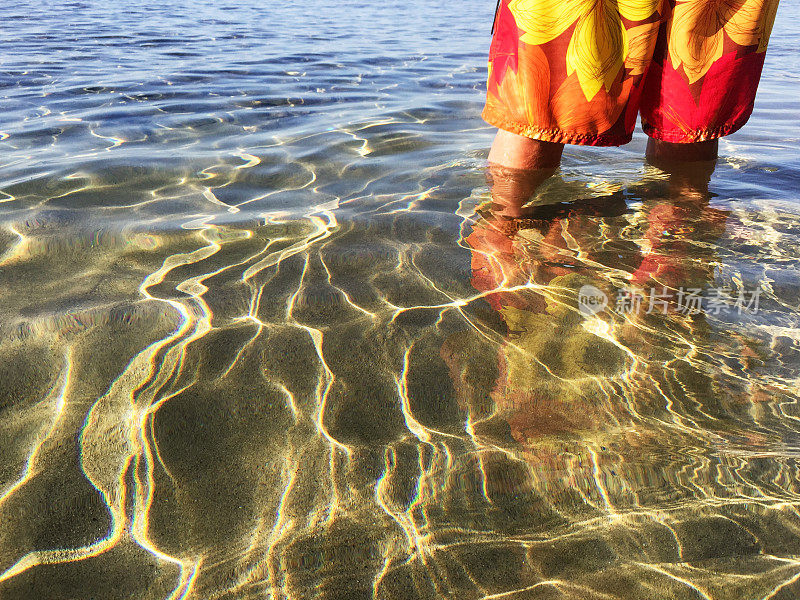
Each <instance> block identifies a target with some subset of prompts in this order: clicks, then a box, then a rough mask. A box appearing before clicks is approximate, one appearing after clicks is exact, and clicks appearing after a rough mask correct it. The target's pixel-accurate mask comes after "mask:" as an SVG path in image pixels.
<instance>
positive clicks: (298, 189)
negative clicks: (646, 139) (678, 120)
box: [0, 131, 800, 600]
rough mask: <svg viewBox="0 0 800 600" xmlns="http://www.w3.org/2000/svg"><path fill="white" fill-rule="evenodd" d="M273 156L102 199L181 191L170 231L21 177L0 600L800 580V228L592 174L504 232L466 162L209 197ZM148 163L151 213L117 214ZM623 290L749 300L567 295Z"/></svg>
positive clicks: (559, 591)
mask: <svg viewBox="0 0 800 600" xmlns="http://www.w3.org/2000/svg"><path fill="white" fill-rule="evenodd" d="M339 135H341V136H343V137H350V138H352V139H354V140H356V143H357V144H358V147H359V148H363V149H365V150H364V154H365V155H366V154H369V152H370V144H369V141H368V137H367V136H365V135H364V134H363V132H360V133H359V132H357V131H342V132H339ZM281 145H282V144H280V143H279V144H278V145H277V146H276V148H277V149H278V150H280V151H283V149H282V148H281ZM287 151H288V150H287ZM270 152H272V149H270V148H266V149H263V150H262V151H261V152H260V153H259V152H254V151H251V152H248V153H241V156H239V160H231V161H228V162H226V163H225V164H219V165H217V166H216V167H212V168H207V169H204V170H203V171H202V172H201V174H200V176H197V177H195V178H194V179H192V178H191V177H190V176H189V175H188V174H184V175H182V176H180V177H173V176H174V174H169V177H172V178H173V179H178V180H180V181H181V184H180V186H177V187H176V186H170V185H167V184H165V185H163V186H161V187H158V186H153V181H152V179H151V177H153V176H154V175H153V174H152V173H144V172H137V173H134V174H133V175H132V176H129V178H128V179H127V180H124V182H123V183H120V184H118V188H116V191H117V192H118V193H119V196H117V199H118V201H117V206H119V205H123V206H124V210H131V209H135V210H142V209H144V208H147V207H151V206H152V205H153V203H154V202H155V203H159V202H160V203H161V204H163V205H165V206H169V204H170V203H176V204H181V206H183V210H184V212H185V214H188V215H191V218H189V219H187V220H186V221H185V222H184V223H183V226H182V227H181V228H180V229H170V228H169V227H167V226H163V227H161V226H159V223H160V221H159V218H158V217H157V216H153V214H151V213H147V212H143V213H142V214H143V215H145V216H146V217H147V218H146V219H144V220H143V221H142V222H141V223H138V224H136V225H133V224H131V225H129V226H128V227H126V228H121V229H120V228H118V227H117V228H116V229H115V228H114V227H113V226H111V225H107V226H102V225H101V226H94V225H93V226H91V227H90V226H89V225H87V222H85V221H83V220H81V218H80V217H78V216H76V214H75V212H74V211H70V210H67V209H59V208H57V202H54V201H52V199H51V204H54V205H55V206H56V207H53V206H49V205H48V204H46V203H40V202H36V201H35V198H36V197H37V194H40V193H41V192H40V191H36V190H33V191H31V189H28V190H27V191H26V190H25V189H21V188H16V189H10V190H9V191H8V192H7V193H8V194H9V197H11V198H13V201H14V202H21V203H23V204H25V205H27V206H28V208H27V209H25V210H20V211H19V212H18V217H16V218H14V219H13V220H7V221H6V222H5V223H4V226H3V243H4V250H3V253H2V256H1V258H0V266H2V269H3V273H4V277H5V280H6V281H7V285H4V287H3V291H2V306H3V309H2V310H3V325H2V339H1V340H0V344H2V346H0V350H1V351H2V355H3V361H2V367H1V368H2V379H3V382H4V388H3V390H2V394H3V395H2V396H0V410H2V411H3V412H2V414H3V420H2V425H1V426H0V427H1V428H0V436H2V441H3V444H2V457H3V458H2V471H0V473H2V476H3V480H2V487H0V494H1V495H0V515H2V518H0V595H2V597H3V598H6V597H8V598H23V597H29V596H28V594H31V593H35V594H38V595H40V596H42V597H44V596H45V595H47V594H48V593H50V592H52V590H58V592H57V593H58V594H61V596H57V597H103V598H117V597H119V598H122V597H138V598H169V599H171V600H177V599H184V598H203V599H206V598H264V597H266V598H273V599H276V600H277V599H305V598H317V597H318V598H348V599H350V598H387V599H389V598H392V599H394V598H398V599H400V598H442V597H452V598H486V599H489V598H498V599H499V598H546V597H562V598H576V599H577V598H581V599H584V598H598V599H599V598H621V599H622V598H625V599H628V598H655V597H659V598H715V599H718V598H719V599H722V598H730V599H734V598H736V599H738V598H763V599H769V598H788V597H793V595H796V594H797V593H798V589H799V588H798V580H800V513H798V506H799V504H798V503H800V489H798V483H797V482H798V477H797V475H798V473H797V466H796V456H797V451H796V446H797V445H796V440H797V439H798V434H797V431H798V426H799V425H800V410H798V405H797V395H796V394H797V383H798V379H797V378H798V363H800V360H799V359H798V356H799V353H800V350H798V335H797V332H796V330H795V329H793V323H794V322H795V321H796V318H797V310H796V307H795V304H794V301H793V297H795V296H793V295H794V294H796V292H797V288H796V285H795V286H794V287H792V285H790V284H788V283H787V281H789V279H788V278H787V275H786V270H787V269H789V270H791V269H795V270H796V268H797V266H796V256H797V248H796V247H793V245H794V246H796V245H797V243H796V240H794V241H791V242H787V241H786V240H785V238H784V240H783V241H782V242H781V243H777V242H778V236H777V233H776V232H778V231H786V230H787V228H796V227H798V225H800V218H799V217H797V216H795V215H792V214H791V213H789V212H778V211H772V212H771V213H769V216H768V218H762V217H763V215H761V216H758V215H757V213H753V212H752V210H750V209H746V208H744V207H740V208H738V209H737V208H735V207H734V208H733V209H730V210H728V209H726V210H722V209H719V208H713V207H711V206H709V204H708V198H707V197H704V196H703V197H700V196H698V197H695V198H692V197H691V195H687V194H686V193H681V194H678V195H677V196H676V195H675V194H674V193H673V192H674V190H673V191H672V192H671V191H670V188H669V185H668V184H667V183H666V182H665V180H664V177H663V176H662V175H660V174H659V173H657V172H650V173H649V174H646V176H645V179H644V180H643V181H642V182H640V183H631V184H629V185H628V186H627V193H628V197H638V198H640V199H641V200H639V201H636V202H633V203H629V205H628V206H626V204H625V202H624V201H623V200H621V198H622V196H621V194H620V193H619V191H614V190H613V188H614V186H613V185H612V186H611V187H610V188H609V187H608V186H599V187H597V186H596V187H597V189H598V190H599V191H598V192H597V196H598V200H596V201H591V200H590V201H578V202H575V203H573V204H571V205H569V208H568V209H564V206H565V205H563V204H562V205H558V206H559V207H560V208H558V209H557V210H556V211H555V212H553V211H552V210H551V211H550V213H548V214H546V215H544V214H541V215H538V216H536V215H534V217H532V218H530V219H527V220H522V221H520V222H519V223H518V224H517V225H514V226H510V225H509V224H508V223H505V224H504V223H502V222H499V221H496V220H494V219H493V217H492V216H491V213H490V212H487V211H486V210H483V209H481V208H479V210H478V212H475V211H474V208H475V206H476V205H477V204H479V203H480V202H481V201H482V200H483V199H485V198H486V197H487V193H488V191H487V189H486V188H485V186H483V184H482V183H481V181H480V180H481V175H480V173H479V172H477V171H476V170H474V169H471V167H470V166H464V165H454V166H451V167H444V168H440V169H439V170H437V171H436V172H435V173H431V174H429V175H425V176H423V177H419V175H418V174H415V181H416V183H415V187H414V188H413V189H412V188H411V187H409V191H408V192H407V193H405V194H395V195H391V194H381V193H377V192H376V191H374V190H373V188H374V186H375V182H374V181H372V182H365V183H364V186H363V187H364V189H363V190H362V191H360V192H359V193H357V194H351V195H349V196H347V197H345V198H342V197H339V196H337V195H336V194H335V193H331V192H330V190H332V189H335V187H336V186H337V185H338V184H337V183H336V180H337V178H336V177H331V176H330V174H328V175H324V176H321V173H322V172H323V171H324V170H319V169H314V168H312V167H310V166H309V167H302V165H301V167H302V168H301V169H300V170H303V171H304V172H306V173H307V174H308V176H307V177H306V178H305V179H304V180H303V181H300V182H298V183H297V184H296V185H294V186H291V185H285V186H284V187H282V188H281V190H282V191H281V192H280V194H283V195H285V196H286V197H287V198H290V197H291V194H292V193H294V194H302V195H303V196H304V202H303V203H302V204H303V205H305V206H307V207H310V208H306V209H294V210H288V209H287V210H285V211H274V210H262V209H261V207H263V206H265V205H264V204H263V202H262V201H263V197H262V196H258V197H253V198H246V199H243V200H240V201H239V202H238V204H236V203H233V202H231V203H225V202H222V201H221V200H219V198H220V197H222V196H223V193H224V191H225V188H226V187H232V186H235V185H238V184H240V183H241V182H242V178H245V179H246V177H247V175H246V173H247V172H248V171H249V170H255V171H257V170H258V169H259V165H261V164H262V161H264V160H265V157H269V156H271V155H270V154H269V153H270ZM259 154H260V155H259ZM347 168H352V167H350V166H346V167H345V168H344V169H343V170H346V169H347ZM162 176H163V174H162ZM137 177H140V178H141V179H137ZM137 181H139V182H140V183H141V182H144V183H142V184H141V185H144V186H149V187H148V188H147V189H148V191H147V195H148V196H149V199H144V200H142V199H135V200H131V201H130V202H128V201H120V200H119V198H121V197H122V196H124V194H125V193H130V194H133V195H134V196H135V195H136V193H137V192H135V190H136V189H137V188H136V186H137ZM410 181H412V179H409V180H407V181H406V182H405V184H406V185H408V184H409V182H410ZM220 182H221V183H220ZM65 185H69V184H65ZM391 185H392V186H393V187H394V186H396V185H397V183H396V182H394V181H393V182H392V184H391ZM571 186H573V184H571V183H569V182H566V181H563V180H560V179H556V180H554V181H553V182H551V184H549V187H548V188H546V189H545V190H544V191H543V192H542V196H543V197H545V196H547V195H548V194H557V195H558V196H559V197H568V196H569V194H570V193H571V192H570V190H571V189H572V188H571ZM97 187H102V184H100V183H99V182H98V181H93V180H91V178H89V177H88V176H87V179H86V181H84V182H83V183H82V184H81V186H79V187H78V188H76V189H75V190H74V191H70V192H69V193H70V194H73V195H75V197H76V199H78V200H79V199H80V198H81V194H86V193H90V192H91V190H93V189H96V188H97ZM617 187H620V186H617ZM243 188H244V189H249V187H248V186H247V185H244V186H243ZM87 190H88V192H87ZM122 190H127V191H126V192H124V193H123V191H122ZM131 190H134V191H131ZM276 193H277V192H276ZM181 194H183V195H181ZM671 194H672V195H671ZM459 199H460V200H459ZM459 201H460V204H458V202H459ZM620 202H621V203H622V206H623V207H624V209H623V210H619V209H620ZM192 203H194V204H192ZM442 203H450V206H456V205H458V209H457V210H455V211H451V212H450V213H443V212H437V211H436V210H435V209H436V208H437V207H438V206H440V205H441V204H442ZM187 206H193V209H190V210H187V209H186V207H187ZM270 206H274V204H271V205H270ZM114 210H119V209H117V208H110V209H108V211H109V212H113V211H114ZM559 210H560V211H561V212H559ZM257 212H260V216H258V217H257V218H256V217H255V216H254V215H255V214H256V213H257ZM101 221H102V219H101ZM110 222H112V221H110ZM723 239H724V240H725V241H724V244H723V243H722V242H721V240H723ZM754 240H758V241H759V245H758V246H757V250H754V247H753V241H754ZM723 248H724V255H723V252H722V249H723ZM754 252H756V254H755V255H754V254H753V253H754ZM754 263H755V264H758V265H761V268H760V270H759V271H758V272H755V271H754V270H753V269H752V264H754ZM745 265H749V266H745ZM775 265H782V269H783V271H782V272H781V273H780V274H778V273H777V271H776V270H775V269H774V266H775ZM631 282H637V285H640V287H642V289H645V288H646V286H647V285H649V284H652V283H653V282H658V283H659V284H660V285H667V286H677V285H678V283H681V284H691V285H696V286H709V285H711V284H716V285H719V286H721V285H730V286H732V287H734V288H735V287H736V286H737V285H739V286H740V287H744V288H747V289H752V288H753V286H756V285H758V286H760V288H761V289H762V291H763V294H762V296H761V305H760V309H761V310H760V312H759V313H758V315H750V316H737V318H736V319H728V320H727V321H726V320H725V318H724V315H699V316H698V315H696V316H693V317H689V316H686V315H682V314H680V313H679V312H676V311H672V312H670V313H668V314H666V315H660V314H657V313H654V314H650V315H646V314H630V315H627V316H624V317H623V316H619V315H612V314H608V313H602V314H599V315H598V316H597V317H596V318H588V319H587V318H585V317H583V316H582V315H581V314H580V313H579V312H578V308H577V290H578V289H579V288H580V287H581V286H582V285H585V284H587V283H591V284H592V285H595V286H596V287H598V288H599V289H602V290H606V291H607V292H608V293H612V291H613V289H614V287H615V286H621V285H622V284H623V283H626V284H630V283H631ZM75 582H77V583H75ZM70 586H73V587H74V589H73V588H71V587H70ZM87 590H88V591H87ZM54 597H55V596H54Z"/></svg>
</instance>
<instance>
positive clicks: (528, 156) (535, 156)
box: [489, 129, 564, 170]
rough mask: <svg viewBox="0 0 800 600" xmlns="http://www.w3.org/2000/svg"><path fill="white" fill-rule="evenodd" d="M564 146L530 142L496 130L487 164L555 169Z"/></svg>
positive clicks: (523, 168) (519, 167)
mask: <svg viewBox="0 0 800 600" xmlns="http://www.w3.org/2000/svg"><path fill="white" fill-rule="evenodd" d="M563 151H564V144H556V143H554V142H544V141H542V140H532V139H531V138H527V137H524V136H521V135H517V134H516V133H511V132H509V131H503V130H502V129H500V130H498V132H497V135H496V136H495V138H494V142H493V143H492V149H491V150H490V151H489V163H490V164H494V165H498V166H500V167H507V168H511V169H521V170H529V169H556V168H557V167H558V165H559V163H560V162H561V153H562V152H563Z"/></svg>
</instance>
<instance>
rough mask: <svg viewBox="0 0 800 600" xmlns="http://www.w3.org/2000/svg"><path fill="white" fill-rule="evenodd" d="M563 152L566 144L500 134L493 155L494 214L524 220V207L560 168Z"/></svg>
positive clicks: (492, 150) (512, 134) (491, 175)
mask: <svg viewBox="0 0 800 600" xmlns="http://www.w3.org/2000/svg"><path fill="white" fill-rule="evenodd" d="M563 150H564V144H556V143H553V142H544V141H542V140H532V139H531V138H527V137H524V136H521V135H517V134H515V133H510V132H508V131H503V130H502V129H501V130H499V131H498V132H497V136H495V138H494V143H493V144H492V149H491V150H490V151H489V176H490V179H491V186H492V200H493V202H494V206H493V207H492V212H493V214H494V215H495V216H497V217H503V218H511V219H513V218H517V217H520V216H523V215H524V210H523V209H522V206H523V205H524V204H525V203H526V202H527V201H528V200H530V198H531V196H532V195H533V193H534V192H535V191H536V188H537V187H539V185H540V184H541V183H542V182H543V181H544V180H545V179H547V178H549V177H550V176H551V175H552V174H553V173H554V172H555V170H556V169H557V168H558V165H559V163H560V162H561V153H562V152H563Z"/></svg>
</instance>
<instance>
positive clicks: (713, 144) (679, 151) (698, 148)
mask: <svg viewBox="0 0 800 600" xmlns="http://www.w3.org/2000/svg"><path fill="white" fill-rule="evenodd" d="M646 156H647V160H648V161H649V162H650V163H651V164H654V165H656V166H659V163H668V164H669V163H673V164H674V163H685V162H698V161H710V160H716V159H717V156H719V140H708V141H706V142H694V143H691V144H673V143H671V142H664V141H662V140H656V139H653V138H650V139H649V140H648V141H647V150H646Z"/></svg>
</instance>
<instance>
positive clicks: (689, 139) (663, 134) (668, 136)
mask: <svg viewBox="0 0 800 600" xmlns="http://www.w3.org/2000/svg"><path fill="white" fill-rule="evenodd" d="M749 118H750V115H749V114H748V115H747V116H746V117H745V118H744V119H739V120H738V121H735V122H733V123H729V124H727V125H723V126H722V127H716V128H714V129H694V130H690V131H684V130H682V129H670V130H666V131H665V130H661V129H657V128H655V127H653V126H652V125H647V124H646V123H643V124H642V129H643V130H644V132H645V133H646V134H647V135H648V136H649V137H651V138H654V139H657V140H661V141H663V142H670V143H673V144H692V143H695V142H707V141H709V140H716V139H719V138H721V137H724V136H726V135H730V134H732V133H735V132H737V131H739V129H741V128H742V127H744V125H745V123H747V120H748V119H749Z"/></svg>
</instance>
